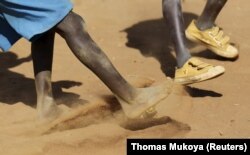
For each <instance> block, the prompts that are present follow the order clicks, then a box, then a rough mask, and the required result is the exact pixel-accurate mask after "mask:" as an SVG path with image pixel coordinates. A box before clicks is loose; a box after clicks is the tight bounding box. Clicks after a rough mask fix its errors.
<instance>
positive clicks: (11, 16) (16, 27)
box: [0, 0, 73, 51]
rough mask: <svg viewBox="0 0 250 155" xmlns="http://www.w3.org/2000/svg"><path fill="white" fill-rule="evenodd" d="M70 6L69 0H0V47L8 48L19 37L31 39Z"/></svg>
mask: <svg viewBox="0 0 250 155" xmlns="http://www.w3.org/2000/svg"><path fill="white" fill-rule="evenodd" d="M72 8H73V5H72V3H71V2H70V0H0V48H1V49H2V50H4V51H7V50H9V48H10V47H11V46H12V45H13V44H14V43H15V42H16V41H17V40H19V39H20V38H21V37H24V38H26V39H27V40H30V41H32V38H36V37H35V36H37V35H39V34H41V33H44V32H46V31H48V30H50V29H51V28H52V27H54V26H55V25H56V24H58V23H59V22H60V21H61V20H62V19H63V18H64V17H65V16H66V15H67V14H68V13H69V12H70V10H72Z"/></svg>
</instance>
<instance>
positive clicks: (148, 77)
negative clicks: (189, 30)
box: [0, 0, 250, 155]
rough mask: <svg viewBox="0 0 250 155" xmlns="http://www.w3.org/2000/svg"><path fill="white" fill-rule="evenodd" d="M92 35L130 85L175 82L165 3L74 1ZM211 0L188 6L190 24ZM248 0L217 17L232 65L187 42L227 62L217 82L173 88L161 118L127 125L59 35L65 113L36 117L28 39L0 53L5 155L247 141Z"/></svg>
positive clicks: (58, 72) (59, 91)
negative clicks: (130, 141) (231, 49)
mask: <svg viewBox="0 0 250 155" xmlns="http://www.w3.org/2000/svg"><path fill="white" fill-rule="evenodd" d="M74 4H75V8H74V11H75V12H77V13H78V14H80V15H81V16H83V17H84V19H85V21H86V23H87V26H88V31H89V32H90V34H91V35H92V37H93V39H94V40H95V41H96V42H97V43H98V44H99V45H100V47H101V48H102V49H103V50H104V51H105V52H106V54H107V55H108V57H109V58H110V59H111V61H112V62H113V63H114V65H115V66H116V67H117V69H118V70H119V71H120V72H121V74H122V75H123V76H125V77H126V79H128V80H129V81H130V82H132V83H133V84H135V85H138V86H139V85H144V84H145V83H146V84H147V83H150V82H152V81H155V82H156V83H160V82H161V81H163V80H165V79H166V77H167V76H168V77H173V74H174V70H175V65H176V62H175V56H174V52H173V48H172V45H171V43H170V37H169V35H168V32H169V30H168V26H167V24H166V23H165V22H164V20H163V18H162V11H161V0H147V1H145V0H84V1H82V0H75V1H74ZM204 4H205V1H201V0H186V1H185V2H184V3H183V10H184V19H185V23H186V25H187V24H188V23H189V22H190V21H191V20H192V19H193V18H197V16H198V15H199V14H200V13H201V11H202V8H203V7H204ZM249 5H250V1H249V0H240V1H228V4H227V5H226V7H225V8H224V10H223V11H222V13H221V14H220V16H219V18H218V19H217V24H218V25H220V26H221V27H223V28H224V30H225V32H226V33H227V34H228V35H229V36H230V37H231V39H232V41H233V42H235V43H236V44H237V45H238V46H239V48H240V57H239V59H238V60H236V61H228V60H224V59H221V58H219V57H217V56H216V55H214V54H212V53H211V52H209V51H208V50H206V49H204V48H203V47H201V46H198V45H195V44H192V43H189V44H188V46H189V48H190V50H191V52H192V55H194V56H197V57H200V58H201V59H202V60H204V61H206V62H209V63H212V64H216V65H223V66H224V67H225V68H226V73H225V74H224V75H222V76H220V77H218V78H216V79H213V80H209V81H206V82H202V83H197V84H192V85H190V86H188V87H181V86H176V87H175V88H174V90H173V92H172V94H171V95H170V96H169V97H168V98H167V99H165V100H164V101H162V102H161V103H160V104H159V105H158V106H157V109H158V111H159V113H158V116H157V118H154V119H152V120H146V121H140V120H134V121H128V120H126V119H125V118H124V115H123V113H122V111H121V109H120V107H119V105H118V102H117V101H116V100H115V99H114V97H113V96H112V93H111V92H110V91H109V90H108V89H107V87H106V86H105V85H104V84H103V83H102V82H101V81H100V80H99V79H98V78H97V77H96V76H95V75H94V74H93V73H92V72H91V71H89V70H88V69H87V68H86V67H84V66H83V65H82V64H81V63H80V62H78V61H77V59H76V58H75V57H74V55H73V54H72V53H71V52H70V50H69V48H68V47H67V45H66V43H65V42H64V40H63V39H61V38H60V37H59V36H57V37H56V45H55V55H54V64H53V87H54V94H55V97H56V99H57V102H58V104H60V106H61V107H62V108H64V109H65V110H66V111H67V113H66V114H65V115H63V116H61V117H60V118H58V119H57V120H55V121H54V122H51V123H41V122H39V121H37V118H36V110H35V106H36V94H35V87H34V78H33V70H32V61H31V58H30V43H29V42H27V41H25V40H20V41H19V42H18V43H17V44H15V46H14V47H13V48H12V49H11V51H10V52H8V53H4V54H3V53H1V54H0V154H4V155H16V154H18V155H45V154H46V155H55V154H60V155H79V154H89V155H99V154H102V155H106V154H107V155H117V154H126V151H125V150H126V139H127V138H250V112H249V110H250V104H249V103H250V96H249V92H250V78H249V77H250V70H249V69H247V68H248V67H249V65H250V61H249V58H250V53H249V50H250V45H249V40H250V31H249V28H250V22H249V17H248V15H249V14H250V9H249Z"/></svg>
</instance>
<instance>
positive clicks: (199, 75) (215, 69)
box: [174, 58, 225, 84]
mask: <svg viewBox="0 0 250 155" xmlns="http://www.w3.org/2000/svg"><path fill="white" fill-rule="evenodd" d="M224 72H225V68H224V67H222V66H213V65H211V64H207V63H205V62H203V61H201V60H199V59H197V58H190V59H189V60H188V61H187V62H186V63H185V64H184V65H183V67H182V68H179V69H176V71H175V80H174V81H175V82H176V83H179V84H191V83H196V82H201V81H204V80H208V79H212V78H214V77H217V76H219V75H222V74H223V73H224Z"/></svg>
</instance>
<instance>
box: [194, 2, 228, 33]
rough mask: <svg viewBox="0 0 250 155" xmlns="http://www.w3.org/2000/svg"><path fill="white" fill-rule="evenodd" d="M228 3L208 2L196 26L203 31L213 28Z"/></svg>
mask: <svg viewBox="0 0 250 155" xmlns="http://www.w3.org/2000/svg"><path fill="white" fill-rule="evenodd" d="M226 2H227V0H207V3H206V6H205V8H204V10H203V12H202V14H201V15H200V17H199V18H198V20H197V21H196V26H197V27H198V28H199V29H200V30H202V31H203V30H206V29H209V28H212V27H213V26H214V23H215V20H216V18H217V16H218V15H219V13H220V11H221V10H222V8H223V7H224V6H225V4H226Z"/></svg>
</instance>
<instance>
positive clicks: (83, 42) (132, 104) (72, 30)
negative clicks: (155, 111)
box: [56, 12, 172, 117]
mask: <svg viewBox="0 0 250 155" xmlns="http://www.w3.org/2000/svg"><path fill="white" fill-rule="evenodd" d="M56 32H57V33H58V34H60V35H61V36H62V37H63V38H64V39H65V40H66V42H67V44H68V46H69V47H70V49H71V51H72V52H73V53H74V55H75V56H76V57H77V58H78V59H79V60H80V61H81V62H82V64H84V65H85V66H87V67H88V68H89V69H90V70H91V71H92V72H94V73H95V74H96V75H97V76H98V77H99V78H100V80H102V81H103V82H104V83H105V84H106V86H107V87H108V88H109V89H110V90H111V91H112V92H113V93H114V95H115V96H116V97H117V99H118V100H119V101H120V103H121V105H122V107H123V110H124V112H125V113H126V114H127V116H129V117H135V116H137V115H138V114H141V112H142V111H144V110H147V108H150V107H151V106H153V105H155V104H156V103H158V102H159V101H160V100H162V99H163V98H165V97H166V96H167V95H168V94H169V92H170V90H171V89H170V88H171V87H172V81H168V82H166V83H164V84H162V85H159V86H156V87H150V88H144V89H143V88H141V89H140V88H135V87H133V86H131V85H130V84H129V83H128V82H127V81H126V80H125V79H124V78H123V77H122V76H121V75H120V73H119V72H118V71H117V70H116V69H115V67H114V66H113V65H112V63H111V62H110V60H109V59H108V57H107V56H106V55H105V54H104V52H103V51H102V50H101V49H100V48H99V47H98V46H97V44H96V43H95V42H94V41H93V40H92V38H91V37H90V35H89V34H88V32H87V30H86V27H85V24H84V21H83V19H82V18H81V17H80V16H79V15H77V14H75V13H73V12H70V13H69V14H68V15H67V16H66V17H65V18H64V20H63V21H62V22H61V23H59V24H58V25H57V26H56Z"/></svg>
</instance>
